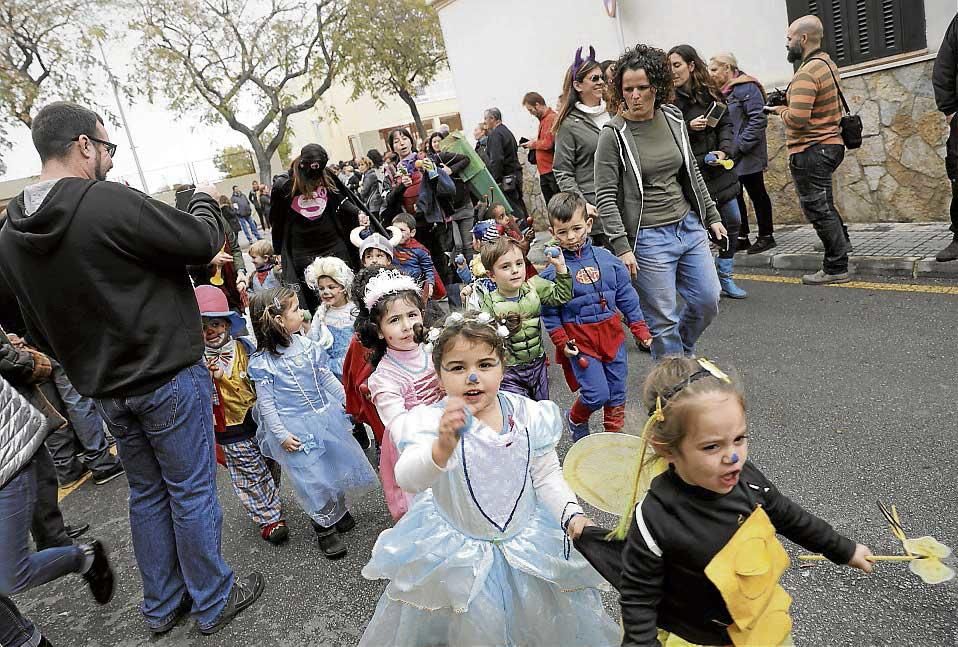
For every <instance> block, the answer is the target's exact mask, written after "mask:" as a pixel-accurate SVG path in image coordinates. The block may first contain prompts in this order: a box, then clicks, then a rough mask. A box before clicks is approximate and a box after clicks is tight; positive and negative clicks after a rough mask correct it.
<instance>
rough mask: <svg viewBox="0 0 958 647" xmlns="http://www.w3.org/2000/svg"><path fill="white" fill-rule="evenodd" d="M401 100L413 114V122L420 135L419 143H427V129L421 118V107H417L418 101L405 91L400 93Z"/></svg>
mask: <svg viewBox="0 0 958 647" xmlns="http://www.w3.org/2000/svg"><path fill="white" fill-rule="evenodd" d="M399 98H400V99H402V100H403V102H404V103H405V104H406V105H407V106H409V112H411V113H412V120H413V121H414V122H415V123H416V132H417V133H419V141H421V142H424V141H426V128H425V127H424V126H423V125H422V117H421V116H419V107H418V106H417V105H416V100H415V99H413V98H412V95H411V94H409V93H408V92H406V91H405V90H400V91H399Z"/></svg>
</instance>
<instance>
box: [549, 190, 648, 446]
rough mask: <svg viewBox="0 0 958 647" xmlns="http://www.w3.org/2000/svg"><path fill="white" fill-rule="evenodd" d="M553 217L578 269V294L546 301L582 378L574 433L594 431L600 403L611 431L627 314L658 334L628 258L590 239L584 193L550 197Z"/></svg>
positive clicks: (555, 335) (636, 326)
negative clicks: (556, 301)
mask: <svg viewBox="0 0 958 647" xmlns="http://www.w3.org/2000/svg"><path fill="white" fill-rule="evenodd" d="M549 223H550V225H551V226H550V228H549V230H550V231H551V232H552V235H553V236H554V237H555V239H556V242H557V243H558V245H559V247H561V248H562V254H563V255H564V256H565V262H566V265H567V266H568V268H569V274H571V275H572V299H570V300H569V301H568V302H567V303H566V304H565V305H562V306H545V305H543V307H542V320H543V322H544V323H545V326H546V330H547V331H548V332H549V337H551V338H552V342H553V343H554V344H555V346H556V351H557V352H556V355H557V357H558V359H559V361H560V362H562V363H563V364H564V367H565V368H567V373H568V369H571V372H572V374H573V375H574V376H575V381H577V382H578V385H579V396H578V397H577V398H576V400H575V403H574V404H573V405H572V408H571V409H570V410H569V431H570V432H571V433H572V440H573V441H576V440H579V439H580V438H583V437H584V436H587V435H588V434H589V417H590V416H591V415H592V412H594V411H597V410H599V409H603V414H604V420H603V422H604V426H605V431H621V430H622V426H623V425H624V424H625V393H626V387H625V385H626V376H627V375H628V370H629V366H628V362H627V360H626V345H625V332H624V331H623V330H622V321H621V318H622V316H623V315H624V316H625V319H626V321H627V322H628V324H629V330H630V331H631V332H632V335H633V336H634V337H635V338H636V340H638V342H639V343H640V344H642V345H643V346H648V345H650V344H651V342H652V335H651V333H649V327H648V326H647V325H646V323H645V317H644V316H643V315H642V308H641V306H640V305H639V295H638V294H637V293H636V291H635V288H634V287H632V280H631V277H630V276H629V271H628V269H626V267H625V265H624V264H623V263H622V261H620V260H619V259H618V258H616V257H615V256H614V255H613V254H612V253H611V252H609V251H608V250H606V249H603V248H601V247H593V246H592V240H591V239H590V238H589V233H590V232H591V231H592V218H590V217H588V216H587V214H586V202H585V200H584V199H582V198H581V197H580V196H577V195H574V194H572V193H565V192H563V193H559V194H557V195H555V196H554V197H553V198H552V200H550V201H549ZM541 276H542V278H544V279H548V280H550V281H555V268H554V267H552V266H549V267H547V268H546V269H545V270H543V272H542V274H541ZM560 351H561V352H560ZM570 386H572V385H571V384H570Z"/></svg>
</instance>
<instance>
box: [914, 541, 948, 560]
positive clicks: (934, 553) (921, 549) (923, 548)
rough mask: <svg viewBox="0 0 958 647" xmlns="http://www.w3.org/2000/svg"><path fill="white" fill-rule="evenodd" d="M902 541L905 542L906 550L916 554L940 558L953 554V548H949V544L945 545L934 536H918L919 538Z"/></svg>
mask: <svg viewBox="0 0 958 647" xmlns="http://www.w3.org/2000/svg"><path fill="white" fill-rule="evenodd" d="M902 543H903V544H905V549H906V550H908V551H910V552H912V553H914V554H916V555H924V556H925V557H937V558H938V559H944V558H945V557H948V556H949V555H951V549H950V548H948V546H945V545H944V544H943V543H941V542H940V541H938V540H937V539H935V538H934V537H930V536H928V535H925V536H924V537H918V538H917V539H906V540H905V541H903V542H902Z"/></svg>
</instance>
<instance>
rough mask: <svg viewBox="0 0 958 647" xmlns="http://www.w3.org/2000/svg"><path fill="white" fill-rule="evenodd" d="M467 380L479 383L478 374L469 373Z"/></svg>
mask: <svg viewBox="0 0 958 647" xmlns="http://www.w3.org/2000/svg"><path fill="white" fill-rule="evenodd" d="M469 382H470V383H471V384H478V383H479V376H478V375H476V374H475V373H470V374H469Z"/></svg>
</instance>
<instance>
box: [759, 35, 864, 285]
mask: <svg viewBox="0 0 958 647" xmlns="http://www.w3.org/2000/svg"><path fill="white" fill-rule="evenodd" d="M823 36H824V32H823V29H822V22H821V20H819V19H818V18H817V17H816V16H803V17H801V18H799V19H798V20H796V21H795V22H793V23H792V24H791V25H789V27H788V31H787V32H786V34H785V38H786V41H787V44H786V49H787V50H788V61H789V62H790V63H796V62H798V61H801V65H800V66H799V68H798V70H797V71H796V72H795V76H794V77H792V82H791V83H790V84H789V86H788V90H787V92H786V93H781V92H777V93H772V94H770V95H769V106H768V107H767V108H766V112H767V113H769V114H776V115H778V116H779V117H781V118H782V121H783V122H784V123H785V138H786V143H787V145H788V152H789V157H788V166H789V170H790V171H791V173H792V179H793V180H794V181H795V191H796V192H797V193H798V199H799V201H800V202H801V206H802V212H803V213H804V214H805V217H806V218H807V219H808V221H809V222H810V223H812V226H813V227H815V232H816V233H817V234H818V237H819V238H820V239H821V241H822V245H823V246H824V248H825V257H824V260H823V263H822V269H820V270H819V271H817V272H815V273H814V274H806V275H805V276H803V277H802V283H804V284H806V285H826V284H829V283H846V282H848V281H849V277H848V253H849V252H850V251H851V244H850V243H849V241H848V234H847V233H846V229H845V223H844V222H843V221H842V217H841V214H839V213H838V209H836V208H835V202H834V200H833V194H832V175H833V174H834V173H835V170H836V169H837V168H838V166H839V164H841V163H842V160H843V159H844V158H845V145H844V142H843V140H842V134H841V128H840V122H841V120H842V108H841V104H839V94H840V92H841V88H840V87H839V85H838V68H837V67H836V66H835V63H833V62H832V59H831V58H830V57H829V56H828V54H827V53H826V52H825V51H824V50H822V38H823ZM782 94H784V95H785V96H784V97H783V96H782Z"/></svg>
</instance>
